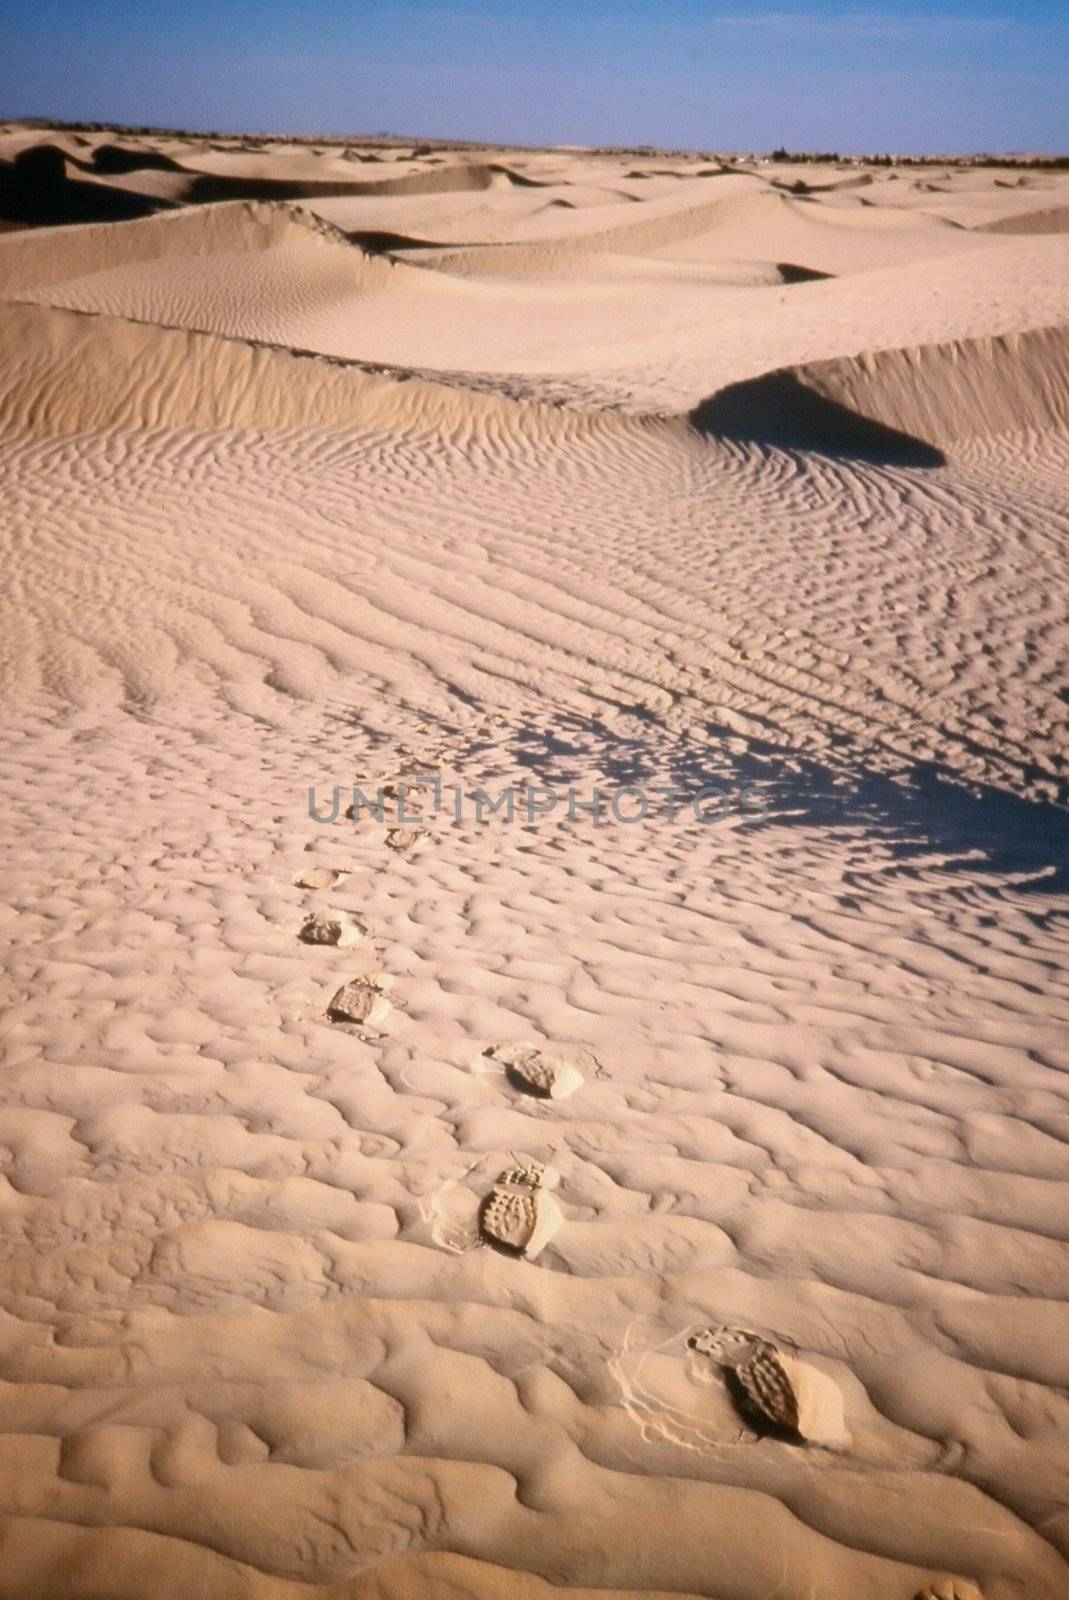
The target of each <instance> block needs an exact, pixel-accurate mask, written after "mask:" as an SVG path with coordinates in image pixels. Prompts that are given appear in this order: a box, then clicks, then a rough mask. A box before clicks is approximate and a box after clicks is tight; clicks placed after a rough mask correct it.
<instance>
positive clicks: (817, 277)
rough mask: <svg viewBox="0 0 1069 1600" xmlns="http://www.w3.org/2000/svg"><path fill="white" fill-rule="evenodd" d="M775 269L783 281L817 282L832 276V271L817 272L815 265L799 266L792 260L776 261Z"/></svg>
mask: <svg viewBox="0 0 1069 1600" xmlns="http://www.w3.org/2000/svg"><path fill="white" fill-rule="evenodd" d="M776 271H777V272H778V273H779V274H780V276H781V277H782V279H783V281H784V283H817V282H819V281H821V280H822V279H824V278H834V276H835V274H834V272H818V271H817V269H816V268H815V267H799V266H796V265H795V263H794V262H793V261H777V262H776Z"/></svg>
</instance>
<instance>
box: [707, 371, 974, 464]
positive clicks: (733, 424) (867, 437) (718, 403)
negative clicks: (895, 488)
mask: <svg viewBox="0 0 1069 1600" xmlns="http://www.w3.org/2000/svg"><path fill="white" fill-rule="evenodd" d="M689 420H690V422H691V424H692V426H693V427H695V428H697V429H698V431H699V432H700V433H708V434H716V435H718V436H719V437H721V438H727V439H739V440H742V441H744V442H746V443H751V444H766V445H775V446H778V447H779V448H780V449H784V450H812V451H815V452H817V453H819V454H821V455H827V456H841V457H846V458H849V459H852V460H855V461H867V462H872V463H875V464H876V465H882V466H898V467H941V466H944V465H945V463H946V457H945V456H944V454H943V452H942V451H941V450H937V449H936V447H935V446H934V445H931V444H928V443H926V442H925V441H924V440H923V439H915V438H913V436H912V435H911V434H908V433H899V432H898V430H897V429H895V428H888V427H887V426H885V424H884V423H882V422H875V421H874V420H873V419H872V418H871V417H863V416H861V415H860V414H859V413H858V412H856V411H851V410H849V409H848V407H846V406H842V405H840V404H839V403H838V402H837V401H835V400H829V399H827V398H826V397H825V396H824V395H821V394H818V393H817V392H816V390H815V389H810V388H807V387H806V385H805V384H804V383H803V382H802V381H801V379H800V378H799V377H798V376H797V374H796V373H794V372H790V371H780V372H768V373H765V374H764V375H763V376H762V377H760V378H750V379H748V380H747V381H746V382H745V383H733V384H730V385H729V386H728V387H727V388H726V389H720V390H718V391H717V393H716V394H714V395H710V396H709V398H708V399H707V400H703V401H702V402H701V404H700V405H698V406H696V407H695V408H694V410H693V411H692V412H691V413H690V417H689Z"/></svg>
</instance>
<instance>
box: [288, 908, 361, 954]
mask: <svg viewBox="0 0 1069 1600" xmlns="http://www.w3.org/2000/svg"><path fill="white" fill-rule="evenodd" d="M297 937H298V939H300V941H301V943H302V944H326V945H342V946H344V945H352V944H359V943H360V941H361V939H366V938H367V929H366V928H365V927H363V926H362V924H360V923H359V922H356V921H354V919H353V918H352V917H350V916H348V915H346V913H345V912H344V911H316V912H313V913H312V915H311V916H310V917H306V918H305V920H304V922H303V923H302V924H301V929H300V932H299V933H298V935H297Z"/></svg>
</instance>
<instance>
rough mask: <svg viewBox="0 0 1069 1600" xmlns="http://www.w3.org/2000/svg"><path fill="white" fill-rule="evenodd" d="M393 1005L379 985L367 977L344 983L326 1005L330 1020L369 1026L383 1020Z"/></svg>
mask: <svg viewBox="0 0 1069 1600" xmlns="http://www.w3.org/2000/svg"><path fill="white" fill-rule="evenodd" d="M392 1009H393V1007H392V1006H391V1004H390V1002H389V1000H387V998H386V996H385V995H384V994H383V992H382V990H381V988H380V987H379V985H378V984H377V983H376V982H374V981H369V980H368V979H367V978H354V979H353V980H352V981H351V982H350V983H345V984H343V985H342V987H341V988H340V989H339V990H338V992H337V993H336V994H335V996H334V998H333V1000H331V1002H330V1005H329V1006H328V1007H327V1016H328V1017H329V1018H330V1020H331V1022H356V1023H362V1024H364V1025H366V1026H367V1027H369V1028H374V1027H378V1025H379V1024H380V1023H382V1022H385V1020H386V1018H387V1017H388V1016H389V1014H390V1012H391V1011H392Z"/></svg>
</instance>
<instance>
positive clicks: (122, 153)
mask: <svg viewBox="0 0 1069 1600" xmlns="http://www.w3.org/2000/svg"><path fill="white" fill-rule="evenodd" d="M79 165H80V163H79ZM147 168H151V169H152V170H153V171H154V172H182V171H184V170H185V169H184V168H182V167H180V166H179V164H178V162H177V161H173V160H172V159H171V157H170V156H165V155H161V154H160V153H159V151H157V150H126V149H124V148H123V146H122V145H120V144H101V145H98V146H97V148H96V149H95V150H94V151H93V171H94V172H100V173H104V174H106V175H107V176H108V177H119V176H121V175H122V174H123V173H124V172H143V171H145V170H146V169H147Z"/></svg>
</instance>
